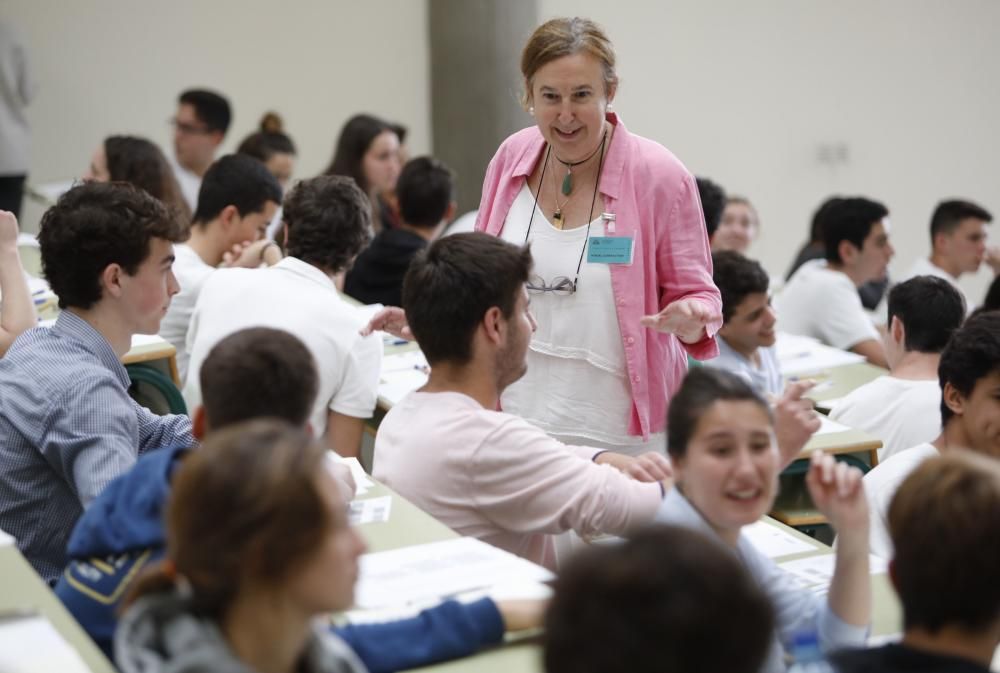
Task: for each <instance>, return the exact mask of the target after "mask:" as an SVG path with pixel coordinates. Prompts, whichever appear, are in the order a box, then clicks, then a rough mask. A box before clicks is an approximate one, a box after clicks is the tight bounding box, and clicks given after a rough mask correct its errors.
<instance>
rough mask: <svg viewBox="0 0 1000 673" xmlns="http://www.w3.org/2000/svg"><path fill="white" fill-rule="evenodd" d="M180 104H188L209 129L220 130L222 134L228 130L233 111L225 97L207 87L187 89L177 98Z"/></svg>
mask: <svg viewBox="0 0 1000 673" xmlns="http://www.w3.org/2000/svg"><path fill="white" fill-rule="evenodd" d="M177 102H178V103H180V104H181V105H190V106H191V107H193V108H194V114H195V116H196V117H198V119H199V121H201V123H202V124H204V125H205V126H206V127H208V130H209V131H221V132H222V135H225V134H226V131H228V130H229V122H230V121H232V118H233V113H232V111H231V110H230V108H229V101H228V100H226V98H225V97H224V96H223V95H221V94H219V93H216V92H215V91H209V90H207V89H188V90H187V91H185V92H183V93H182V94H181V95H180V97H179V98H178V99H177Z"/></svg>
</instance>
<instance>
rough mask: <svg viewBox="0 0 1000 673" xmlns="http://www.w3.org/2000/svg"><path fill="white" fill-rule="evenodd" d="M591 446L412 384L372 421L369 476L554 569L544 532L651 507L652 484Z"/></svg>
mask: <svg viewBox="0 0 1000 673" xmlns="http://www.w3.org/2000/svg"><path fill="white" fill-rule="evenodd" d="M597 453H598V451H597V449H594V448H592V447H585V446H568V445H565V444H562V443H560V442H558V441H556V440H555V439H552V438H551V437H549V436H548V435H546V434H545V433H544V432H543V431H542V430H541V429H539V428H537V427H535V426H533V425H531V424H530V423H528V422H527V421H525V420H524V419H522V418H519V417H517V416H514V415H511V414H506V413H503V412H501V411H493V410H490V409H484V408H483V407H482V406H481V405H480V404H479V403H478V402H477V401H476V400H474V399H472V398H471V397H468V396H467V395H463V394H462V393H458V392H439V393H422V392H415V393H410V394H409V395H408V396H407V397H405V398H404V399H403V400H402V401H400V403H399V404H397V405H396V406H394V407H393V408H392V409H391V410H390V411H389V413H388V414H386V415H385V418H384V419H382V423H381V424H380V425H379V429H378V435H377V436H376V437H375V468H374V470H373V472H372V474H373V476H374V477H375V478H376V479H378V480H379V481H381V482H383V483H385V484H386V485H387V486H389V487H390V488H392V489H393V490H395V491H396V492H397V493H399V494H400V495H402V496H403V497H404V498H407V499H408V500H410V501H411V502H412V503H413V504H414V505H416V506H417V507H419V508H420V509H422V510H424V511H425V512H427V513H428V514H430V515H431V516H433V517H434V518H436V519H437V520H438V521H440V522H441V523H443V524H445V525H446V526H448V527H449V528H451V529H452V530H454V531H455V532H457V533H460V534H462V535H468V536H470V537H475V538H479V539H481V540H483V541H484V542H488V543H490V544H492V545H494V546H496V547H500V548H501V549H505V550H507V551H509V552H511V553H513V554H517V555H518V556H522V557H524V558H526V559H528V560H529V561H534V562H535V563H539V564H541V565H544V566H546V567H548V568H554V567H555V549H554V546H553V540H552V535H553V534H555V533H562V532H564V531H567V530H571V529H572V530H575V531H576V532H577V533H579V534H580V535H589V534H594V533H611V534H618V535H620V534H624V533H626V532H628V531H629V530H631V529H632V528H635V527H637V526H640V525H643V524H646V523H649V522H650V521H651V520H652V519H653V516H655V514H656V512H657V510H658V508H659V506H660V502H661V500H662V497H663V490H662V488H661V487H660V484H659V483H641V482H638V481H635V480H633V479H631V478H629V477H627V476H625V475H624V474H622V473H621V472H619V471H618V470H616V469H614V468H613V467H610V466H609V465H598V464H597V463H594V462H593V460H592V458H593V457H594V455H595V454H597Z"/></svg>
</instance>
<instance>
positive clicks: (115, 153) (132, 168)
mask: <svg viewBox="0 0 1000 673" xmlns="http://www.w3.org/2000/svg"><path fill="white" fill-rule="evenodd" d="M104 157H105V160H106V161H107V165H108V175H109V177H110V179H111V181H112V182H129V183H131V184H133V185H135V186H136V187H139V188H141V189H145V190H146V191H147V192H149V193H150V194H151V195H152V196H155V197H156V198H158V199H159V200H160V201H162V202H163V204H164V205H165V206H167V208H169V209H170V210H172V211H173V212H174V216H175V217H176V218H177V220H178V221H180V222H182V223H183V224H184V225H185V226H187V224H188V223H189V222H190V221H191V208H189V207H188V204H187V202H186V201H185V200H184V196H183V194H181V188H180V185H178V184H177V178H176V177H174V172H173V171H172V170H171V169H170V164H169V163H167V158H166V157H165V156H163V152H162V151H160V148H159V147H157V146H156V145H155V144H153V143H152V142H150V141H148V140H146V139H145V138H138V137H136V136H108V137H107V138H105V139H104Z"/></svg>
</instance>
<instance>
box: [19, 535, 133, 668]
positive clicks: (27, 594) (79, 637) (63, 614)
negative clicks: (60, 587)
mask: <svg viewBox="0 0 1000 673" xmlns="http://www.w3.org/2000/svg"><path fill="white" fill-rule="evenodd" d="M8 610H31V611H34V612H37V613H38V614H40V615H42V616H44V617H45V618H46V619H48V620H49V622H51V623H52V626H53V627H54V628H55V630H56V631H58V632H59V634H60V635H61V636H62V637H63V638H65V639H66V642H68V643H69V644H70V645H71V646H72V647H73V649H75V650H76V651H77V652H78V653H79V654H80V657H81V658H82V659H83V661H84V663H86V664H87V666H89V667H90V670H91V671H93V672H94V673H115V669H114V667H112V666H111V663H110V662H109V661H108V660H107V659H106V658H105V657H104V655H103V654H102V653H101V651H100V650H99V649H97V646H96V645H95V644H94V641H92V640H91V639H90V636H88V635H87V634H86V632H84V630H83V629H82V628H81V627H80V625H79V624H77V623H76V620H74V619H73V617H71V616H70V614H69V612H67V611H66V608H64V607H63V605H62V603H60V602H59V599H58V598H56V595H55V594H54V593H52V591H51V589H49V588H48V586H46V585H45V583H44V582H43V581H42V579H41V578H40V577H39V576H38V575H36V574H35V572H34V570H32V569H31V566H30V565H28V562H27V561H25V560H24V557H23V556H21V552H19V551H18V550H17V547H16V546H14V545H13V544H2V543H0V612H3V611H8Z"/></svg>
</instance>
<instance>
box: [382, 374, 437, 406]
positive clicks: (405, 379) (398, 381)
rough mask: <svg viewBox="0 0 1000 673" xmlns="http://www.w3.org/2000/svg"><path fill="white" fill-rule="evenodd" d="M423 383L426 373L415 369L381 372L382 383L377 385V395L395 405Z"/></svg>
mask: <svg viewBox="0 0 1000 673" xmlns="http://www.w3.org/2000/svg"><path fill="white" fill-rule="evenodd" d="M425 385H427V374H425V373H424V372H422V371H418V370H416V369H408V370H406V369H404V370H399V371H392V372H383V373H382V383H379V385H378V396H379V398H381V399H383V400H385V401H386V402H387V403H388V404H389V406H396V405H397V404H399V402H400V400H402V399H403V398H404V397H406V396H407V395H409V394H410V393H412V392H413V391H414V390H416V389H417V388H422V387H424V386H425Z"/></svg>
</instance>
